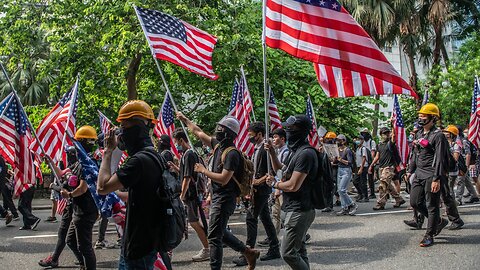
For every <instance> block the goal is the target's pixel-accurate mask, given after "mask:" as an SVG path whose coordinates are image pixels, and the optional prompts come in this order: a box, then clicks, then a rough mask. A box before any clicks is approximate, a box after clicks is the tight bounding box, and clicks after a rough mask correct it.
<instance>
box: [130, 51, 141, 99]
mask: <svg viewBox="0 0 480 270" xmlns="http://www.w3.org/2000/svg"><path fill="white" fill-rule="evenodd" d="M141 62H142V55H141V54H140V53H136V54H135V56H134V57H133V58H132V60H131V61H130V64H129V65H128V70H127V98H128V100H132V99H137V96H138V93H137V73H138V68H139V67H140V63H141Z"/></svg>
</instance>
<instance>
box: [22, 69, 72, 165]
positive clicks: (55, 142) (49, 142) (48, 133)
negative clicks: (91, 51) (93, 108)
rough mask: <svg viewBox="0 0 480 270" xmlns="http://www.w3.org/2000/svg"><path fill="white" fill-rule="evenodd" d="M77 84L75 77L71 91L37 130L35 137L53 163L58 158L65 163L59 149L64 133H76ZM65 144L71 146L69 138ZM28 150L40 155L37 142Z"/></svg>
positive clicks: (63, 152) (63, 153)
mask: <svg viewBox="0 0 480 270" xmlns="http://www.w3.org/2000/svg"><path fill="white" fill-rule="evenodd" d="M78 82H79V78H78V77H77V80H76V81H75V84H74V85H73V87H72V89H70V90H69V91H68V92H67V93H65V95H63V97H62V99H60V101H59V102H58V103H57V104H56V105H55V107H53V109H52V110H50V112H49V113H48V114H47V116H45V118H44V119H43V120H42V122H41V123H40V125H39V127H38V128H37V137H38V139H39V140H40V143H41V144H42V145H43V149H44V150H45V153H46V154H47V155H48V156H49V157H50V158H51V159H52V160H53V161H54V162H58V161H59V160H60V158H61V159H62V160H63V161H64V162H66V155H65V151H63V149H61V148H62V141H63V138H64V134H65V132H67V133H68V134H75V132H76V128H75V122H76V121H75V119H76V115H77V107H78V98H77V97H78V95H77V94H78ZM67 122H68V127H67V128H66V125H67ZM66 143H67V144H68V145H71V144H72V143H71V140H70V138H69V136H67V137H66ZM30 149H32V151H34V152H35V153H37V154H39V155H40V154H42V151H41V148H40V145H39V144H38V142H37V140H34V141H33V142H32V143H31V144H30ZM64 164H66V163H64Z"/></svg>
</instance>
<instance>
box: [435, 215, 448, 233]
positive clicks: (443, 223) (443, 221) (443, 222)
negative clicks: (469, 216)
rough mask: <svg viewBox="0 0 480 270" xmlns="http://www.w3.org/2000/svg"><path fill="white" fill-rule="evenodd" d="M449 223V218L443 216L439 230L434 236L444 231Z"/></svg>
mask: <svg viewBox="0 0 480 270" xmlns="http://www.w3.org/2000/svg"><path fill="white" fill-rule="evenodd" d="M447 225H448V219H445V218H442V220H441V221H440V223H439V224H438V227H437V231H436V232H435V235H434V236H437V235H439V234H440V233H441V232H442V230H443V228H445V227H446V226H447Z"/></svg>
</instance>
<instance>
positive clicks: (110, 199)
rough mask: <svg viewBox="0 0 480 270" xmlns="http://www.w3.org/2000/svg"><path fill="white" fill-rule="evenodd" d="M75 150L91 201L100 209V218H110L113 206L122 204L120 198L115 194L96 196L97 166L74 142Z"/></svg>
mask: <svg viewBox="0 0 480 270" xmlns="http://www.w3.org/2000/svg"><path fill="white" fill-rule="evenodd" d="M75 148H77V156H78V159H79V161H80V164H81V165H82V176H83V178H84V179H85V181H86V182H87V184H88V190H89V191H90V193H91V194H92V197H93V200H94V201H95V204H96V205H97V208H98V209H100V213H101V215H102V216H104V217H111V216H112V208H113V206H114V205H115V204H117V203H120V204H122V205H123V202H122V201H121V200H120V198H119V197H118V196H117V194H116V193H115V192H112V193H110V194H108V195H98V193H97V179H98V166H97V164H96V163H95V162H94V161H93V160H92V159H91V158H90V157H89V156H88V155H87V153H86V152H85V149H83V147H82V146H81V145H80V144H79V143H78V142H75Z"/></svg>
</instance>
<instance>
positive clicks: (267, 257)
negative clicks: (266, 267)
mask: <svg viewBox="0 0 480 270" xmlns="http://www.w3.org/2000/svg"><path fill="white" fill-rule="evenodd" d="M281 257H282V256H280V251H279V250H278V248H277V249H275V250H273V251H272V250H270V249H269V250H268V252H267V253H266V254H265V255H263V256H260V261H270V260H275V259H279V258H281Z"/></svg>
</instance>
